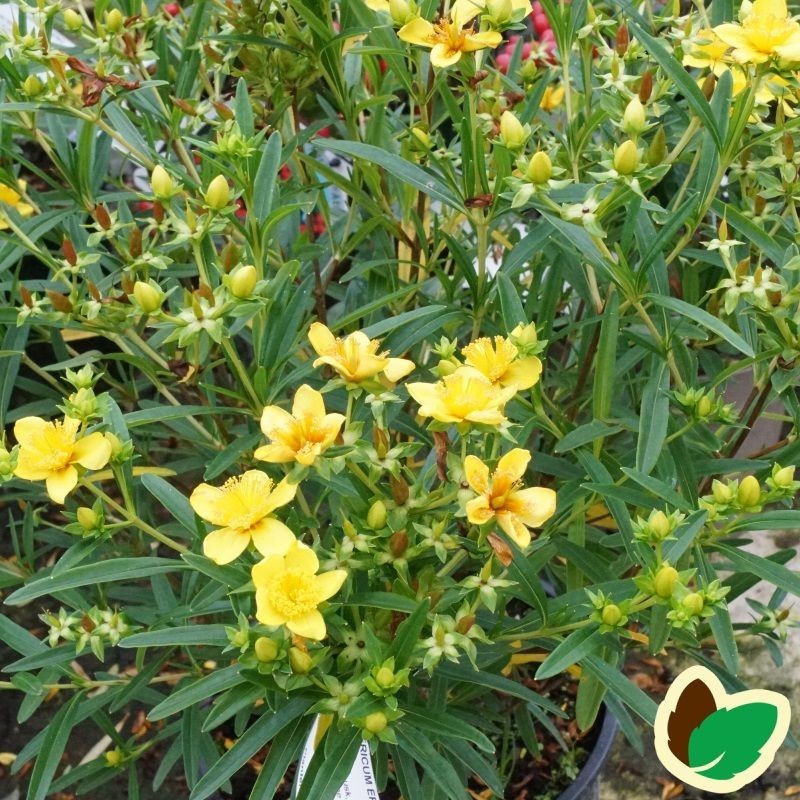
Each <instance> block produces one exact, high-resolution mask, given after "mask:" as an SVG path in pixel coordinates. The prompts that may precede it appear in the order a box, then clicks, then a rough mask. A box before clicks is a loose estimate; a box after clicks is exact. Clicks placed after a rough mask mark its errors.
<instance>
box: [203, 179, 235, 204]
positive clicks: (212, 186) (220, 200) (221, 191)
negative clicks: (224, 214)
mask: <svg viewBox="0 0 800 800" xmlns="http://www.w3.org/2000/svg"><path fill="white" fill-rule="evenodd" d="M203 199H204V200H205V201H206V205H207V206H208V207H209V208H211V209H213V210H214V211H221V210H222V209H223V208H225V206H227V205H228V203H229V202H230V199H231V190H230V188H229V187H228V181H227V180H226V178H225V176H224V175H217V177H216V178H214V180H213V181H211V183H209V184H208V188H207V189H206V193H205V195H204V196H203Z"/></svg>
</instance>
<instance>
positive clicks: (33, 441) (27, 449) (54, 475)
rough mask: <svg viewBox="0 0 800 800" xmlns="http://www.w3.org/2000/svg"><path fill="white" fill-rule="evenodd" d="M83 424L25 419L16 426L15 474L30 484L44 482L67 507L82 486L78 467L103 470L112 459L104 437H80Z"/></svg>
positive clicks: (55, 498)
mask: <svg viewBox="0 0 800 800" xmlns="http://www.w3.org/2000/svg"><path fill="white" fill-rule="evenodd" d="M80 427H81V423H80V421H79V420H77V419H72V417H64V419H63V421H60V420H54V421H53V422H48V421H47V420H45V419H40V418H39V417H23V418H22V419H20V420H17V422H16V424H15V425H14V436H15V437H16V439H17V442H18V444H19V457H18V459H17V466H16V468H15V469H14V474H15V475H16V476H17V477H18V478H22V479H23V480H26V481H44V482H45V486H46V487H47V494H48V495H49V496H50V499H51V500H52V501H53V502H55V503H61V504H62V505H63V503H64V500H65V498H66V496H67V495H68V494H69V493H70V492H71V491H72V490H73V489H74V488H75V486H76V485H77V483H78V469H77V467H78V466H81V467H84V468H85V469H102V468H103V467H104V466H105V465H106V464H108V460H109V459H110V458H111V444H110V442H109V441H108V439H106V437H105V436H104V435H103V434H102V433H90V434H88V435H86V436H79V435H78V432H79V430H80Z"/></svg>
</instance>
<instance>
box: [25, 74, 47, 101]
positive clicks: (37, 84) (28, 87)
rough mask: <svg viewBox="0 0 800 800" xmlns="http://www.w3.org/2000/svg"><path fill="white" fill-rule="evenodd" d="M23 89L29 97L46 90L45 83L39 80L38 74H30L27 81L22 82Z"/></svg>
mask: <svg viewBox="0 0 800 800" xmlns="http://www.w3.org/2000/svg"><path fill="white" fill-rule="evenodd" d="M22 91H23V92H25V94H26V95H28V97H36V96H37V95H40V94H41V93H42V91H44V84H43V83H42V82H41V81H40V80H39V78H38V77H37V76H36V75H28V77H27V78H25V82H24V83H23V84H22Z"/></svg>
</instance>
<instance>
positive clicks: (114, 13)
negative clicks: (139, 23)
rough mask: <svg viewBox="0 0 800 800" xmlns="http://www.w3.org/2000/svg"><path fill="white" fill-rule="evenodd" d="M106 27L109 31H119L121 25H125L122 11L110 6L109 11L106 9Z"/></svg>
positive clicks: (121, 27)
mask: <svg viewBox="0 0 800 800" xmlns="http://www.w3.org/2000/svg"><path fill="white" fill-rule="evenodd" d="M105 21H106V28H108V29H109V30H110V31H111V33H119V32H120V31H121V30H122V29H123V27H125V17H123V16H122V12H121V11H120V10H119V9H118V8H112V9H111V10H110V11H106V19H105Z"/></svg>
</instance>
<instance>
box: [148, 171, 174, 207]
mask: <svg viewBox="0 0 800 800" xmlns="http://www.w3.org/2000/svg"><path fill="white" fill-rule="evenodd" d="M150 187H151V188H152V190H153V194H154V195H155V196H156V197H157V198H158V199H159V200H167V199H169V198H170V197H172V195H173V194H175V182H174V181H173V180H172V177H171V176H170V174H169V172H167V171H166V170H165V169H164V167H162V166H161V164H156V165H155V167H153V172H152V173H151V175H150Z"/></svg>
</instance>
